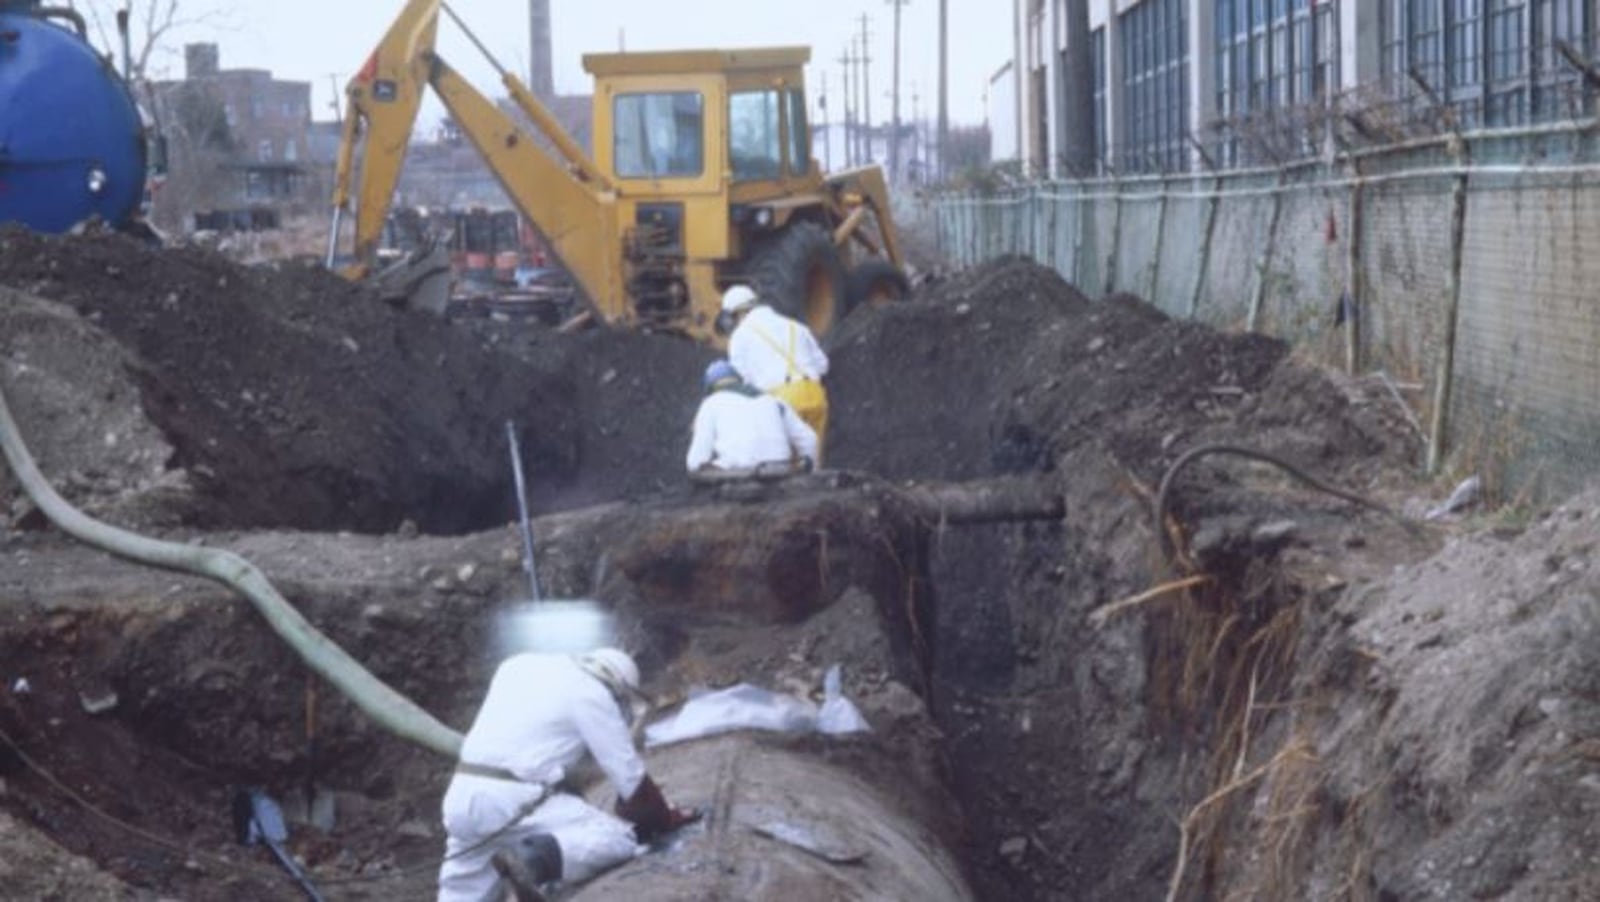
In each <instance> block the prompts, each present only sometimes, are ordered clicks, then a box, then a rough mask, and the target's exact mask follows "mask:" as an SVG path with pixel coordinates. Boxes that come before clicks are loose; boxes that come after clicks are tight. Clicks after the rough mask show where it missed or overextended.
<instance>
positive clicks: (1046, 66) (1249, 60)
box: [991, 0, 1600, 174]
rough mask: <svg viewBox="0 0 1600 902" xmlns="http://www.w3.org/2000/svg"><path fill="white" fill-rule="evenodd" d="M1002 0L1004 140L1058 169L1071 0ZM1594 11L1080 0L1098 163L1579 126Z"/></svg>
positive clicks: (1525, 1) (1533, 1)
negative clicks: (1340, 137) (1009, 12)
mask: <svg viewBox="0 0 1600 902" xmlns="http://www.w3.org/2000/svg"><path fill="white" fill-rule="evenodd" d="M1012 2H1013V15H1014V16H1015V22H1016V28H1015V38H1014V47H1013V54H1012V56H1013V63H1014V66H1013V68H1012V70H1011V71H1010V73H1009V76H1008V84H1007V87H1008V88H1009V89H1010V90H1011V91H1012V92H1014V93H1013V96H1014V98H1015V100H1014V106H1015V111H1016V113H1015V116H1014V117H1012V122H1011V123H1007V124H1012V125H1013V135H1012V137H1011V138H1010V139H1009V140H1010V141H1013V142H1014V143H1015V144H1016V145H1017V147H1018V148H1020V152H1021V154H1022V156H1023V159H1024V163H1025V164H1026V166H1027V168H1028V169H1029V170H1030V171H1032V172H1037V173H1041V174H1046V173H1048V174H1060V170H1061V165H1060V159H1059V149H1060V148H1061V146H1062V143H1063V140H1062V139H1063V135H1062V134H1061V129H1062V128H1063V123H1064V122H1065V121H1066V118H1067V117H1065V116H1064V115H1063V111H1062V107H1061V105H1062V104H1063V103H1064V98H1063V96H1062V95H1063V91H1062V86H1063V84H1064V80H1063V79H1064V75H1063V73H1064V61H1065V60H1066V59H1067V55H1068V54H1070V53H1072V52H1075V48H1071V47H1068V46H1066V28H1065V24H1064V16H1065V11H1066V0H1012ZM1597 18H1600V12H1597V8H1596V6H1595V4H1594V2H1593V0H1491V2H1478V0H1470V2H1469V0H1273V2H1270V3H1269V2H1264V0H1089V29H1090V33H1089V45H1088V46H1087V47H1085V48H1083V52H1085V53H1087V54H1088V55H1089V56H1090V59H1091V67H1092V69H1093V71H1094V78H1095V83H1094V98H1093V102H1094V107H1095V115H1094V119H1095V122H1096V123H1097V131H1098V133H1097V135H1096V143H1097V145H1098V147H1099V148H1100V166H1099V168H1100V171H1102V172H1111V171H1117V172H1123V173H1135V172H1159V171H1167V172H1177V171H1184V170H1189V169H1194V168H1197V167H1203V166H1204V164H1205V158H1206V157H1209V160H1210V162H1211V163H1214V164H1215V165H1218V166H1224V167H1226V166H1241V165H1253V164H1260V163H1271V162H1274V161H1279V160H1286V159H1295V158H1301V157H1306V156H1313V155H1316V154H1319V153H1322V152H1324V151H1325V150H1326V147H1327V142H1328V141H1329V140H1331V139H1332V137H1333V132H1334V130H1335V129H1338V130H1343V131H1344V132H1345V133H1347V134H1349V135H1354V136H1357V137H1358V138H1359V140H1361V141H1363V142H1366V143H1381V142H1384V141H1392V140H1398V139H1400V138H1404V137H1406V136H1408V135H1412V134H1416V133H1418V132H1421V131H1428V130H1433V131H1438V130H1440V129H1442V128H1452V127H1460V128H1464V129H1469V130H1470V129H1474V128H1485V127H1489V128H1494V127H1506V126H1521V125H1529V124H1534V123H1543V122H1551V121H1556V120H1573V119H1585V118H1587V117H1589V116H1592V115H1594V113H1595V109H1596V96H1597V94H1600V88H1597V87H1596V85H1600V77H1596V76H1595V75H1593V73H1594V72H1595V71H1596V64H1595V62H1594V61H1595V60H1596V57H1597V55H1600V21H1597ZM1584 67H1587V69H1588V71H1587V72H1585V71H1584ZM995 93H996V89H995V87H994V86H991V96H993V95H994V94H995ZM1000 140H1001V139H1000V137H999V136H998V135H997V136H996V141H997V142H999V141H1000ZM1201 148H1204V151H1203V152H1202V150H1201Z"/></svg>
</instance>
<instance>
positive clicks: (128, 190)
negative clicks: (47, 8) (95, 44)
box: [0, 0, 147, 232]
mask: <svg viewBox="0 0 1600 902" xmlns="http://www.w3.org/2000/svg"><path fill="white" fill-rule="evenodd" d="M32 6H33V4H32V3H24V2H17V0H0V223H6V222H19V223H22V224H23V225H26V226H28V227H29V228H32V229H35V230H37V231H40V232H63V231H66V230H67V229H70V228H71V227H72V226H74V225H76V224H77V223H79V222H81V221H82V220H84V219H87V218H89V217H91V216H98V217H99V218H100V219H101V220H103V221H105V222H107V223H110V224H112V225H117V226H124V225H127V224H128V223H130V222H131V221H132V220H133V218H134V216H135V215H136V213H137V212H138V209H139V203H140V201H141V199H142V198H143V195H144V186H145V178H146V175H147V173H146V170H145V143H144V127H143V123H142V122H141V121H140V118H139V111H138V108H137V107H136V106H135V105H134V102H133V97H132V95H131V94H130V93H129V91H128V88H127V85H126V83H125V82H124V81H123V80H122V79H121V78H120V77H119V76H118V75H117V73H116V71H115V70H114V69H113V68H112V66H111V64H110V63H109V62H108V61H106V60H105V59H103V58H101V57H100V56H99V55H98V54H97V53H95V51H94V48H92V47H91V46H89V43H88V42H87V41H85V40H83V38H82V37H80V36H79V35H78V34H76V33H75V32H73V31H71V30H69V29H68V27H64V26H63V24H58V23H57V21H56V20H53V19H44V18H40V17H39V16H38V15H36V14H33V13H30V12H28V10H29V8H30V7H32ZM67 24H68V25H70V23H67Z"/></svg>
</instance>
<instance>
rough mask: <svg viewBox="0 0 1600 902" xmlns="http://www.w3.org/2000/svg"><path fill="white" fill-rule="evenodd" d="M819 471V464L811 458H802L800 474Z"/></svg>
mask: <svg viewBox="0 0 1600 902" xmlns="http://www.w3.org/2000/svg"><path fill="white" fill-rule="evenodd" d="M816 469H817V462H816V461H814V460H812V459H811V458H809V457H802V458H800V472H802V473H811V472H813V471H815V470H816Z"/></svg>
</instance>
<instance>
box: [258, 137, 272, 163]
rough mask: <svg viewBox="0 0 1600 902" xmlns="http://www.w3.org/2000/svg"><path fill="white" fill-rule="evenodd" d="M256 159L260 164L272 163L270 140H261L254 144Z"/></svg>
mask: <svg viewBox="0 0 1600 902" xmlns="http://www.w3.org/2000/svg"><path fill="white" fill-rule="evenodd" d="M256 159H257V160H258V161H260V162H262V163H270V162H272V139H271V138H262V139H261V140H260V141H259V142H257V144H256Z"/></svg>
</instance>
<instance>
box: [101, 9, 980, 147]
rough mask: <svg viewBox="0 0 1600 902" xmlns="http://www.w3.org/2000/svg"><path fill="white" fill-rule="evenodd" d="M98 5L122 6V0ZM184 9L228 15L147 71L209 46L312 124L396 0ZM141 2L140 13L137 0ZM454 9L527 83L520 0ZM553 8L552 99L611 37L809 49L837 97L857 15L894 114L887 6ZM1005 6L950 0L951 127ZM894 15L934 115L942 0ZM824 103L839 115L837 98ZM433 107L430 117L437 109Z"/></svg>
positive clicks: (649, 46) (475, 66)
mask: <svg viewBox="0 0 1600 902" xmlns="http://www.w3.org/2000/svg"><path fill="white" fill-rule="evenodd" d="M78 2H79V5H82V3H83V2H85V0H78ZM98 2H100V3H102V4H106V5H112V6H115V5H120V3H119V0H98ZM179 3H180V7H181V8H182V9H183V10H184V12H185V15H186V16H187V15H195V14H208V13H216V14H218V15H220V16H221V17H223V18H224V19H225V20H226V21H225V23H221V24H219V23H207V24H204V25H197V26H191V27H187V28H185V29H183V30H181V31H179V32H178V33H177V34H176V35H175V36H174V37H173V38H172V40H171V41H170V42H169V43H170V45H171V47H170V49H169V52H168V53H166V54H165V55H163V56H162V57H161V58H160V59H159V60H158V61H156V62H155V63H154V64H153V65H152V74H153V75H157V76H161V75H165V76H167V77H180V76H181V74H182V55H181V52H180V49H179V48H181V45H182V44H184V43H187V42H191V41H212V40H214V41H216V42H217V43H218V44H219V45H220V47H221V55H222V65H223V67H224V68H262V69H271V70H272V71H273V72H274V73H275V74H276V75H278V76H279V77H281V78H287V79H294V80H304V81H310V82H311V83H312V89H313V93H312V100H313V106H314V107H315V111H316V112H315V115H316V117H317V118H319V119H327V118H332V115H333V114H332V108H331V106H330V101H331V99H332V97H333V91H332V87H331V85H332V81H333V79H337V81H338V83H339V84H340V86H341V88H342V86H343V84H344V82H345V81H346V80H348V79H349V77H350V75H351V73H352V72H353V71H354V70H355V69H356V68H357V67H359V66H360V65H361V63H362V62H363V61H364V60H365V59H366V56H367V54H368V53H369V52H370V51H371V50H372V48H373V46H374V45H375V44H376V43H377V41H378V39H379V38H380V37H382V35H383V32H384V30H385V29H386V28H387V26H388V24H389V22H390V21H391V19H392V18H393V16H394V14H395V13H396V12H397V11H398V10H399V9H400V6H401V3H400V0H270V2H257V3H237V2H229V0H179ZM136 5H143V2H142V0H140V2H139V3H137V4H136ZM452 6H453V8H454V9H455V10H456V11H457V12H458V13H459V14H460V15H461V17H462V19H463V20H465V21H466V23H467V25H468V26H469V27H471V28H472V29H473V30H474V31H475V32H477V34H478V35H479V37H480V38H482V39H483V40H484V43H485V44H487V45H488V47H489V49H490V50H491V52H493V53H494V54H495V55H496V56H498V57H500V59H501V61H502V62H503V63H505V64H506V65H507V66H508V67H514V68H515V69H516V70H517V71H518V72H519V73H522V74H524V77H525V75H526V71H527V60H528V13H527V3H526V0H454V2H453V3H452ZM551 8H552V12H551V15H552V18H553V20H554V21H553V28H554V42H555V48H554V56H555V80H556V90H557V91H558V92H561V93H587V92H588V85H589V79H588V76H587V75H586V74H585V73H584V71H583V68H582V65H581V63H580V57H581V56H582V55H583V54H584V53H586V52H593V51H612V50H616V49H617V47H618V45H619V43H625V45H626V47H627V49H629V50H664V49H679V48H689V47H737V46H762V45H773V44H804V45H809V46H810V47H811V48H812V64H811V68H810V69H809V70H808V72H807V84H808V87H809V88H810V90H811V92H812V94H813V95H815V94H817V93H819V90H820V89H821V88H822V87H823V83H822V82H823V78H824V77H825V78H826V87H827V90H828V92H829V94H830V95H833V94H835V93H836V92H837V91H838V90H839V81H840V76H841V71H842V68H843V67H842V66H840V65H839V63H838V62H837V61H836V60H837V58H838V57H839V56H840V55H841V54H842V53H843V52H844V51H845V48H846V46H847V44H848V43H849V41H850V38H851V36H852V34H854V33H855V32H856V31H858V30H859V29H860V27H861V23H860V16H861V15H862V14H863V13H865V14H866V15H867V16H868V17H869V21H868V27H869V30H870V33H871V46H870V52H871V54H872V56H873V62H872V76H871V86H872V95H873V96H872V100H871V105H872V115H873V119H874V120H875V121H879V122H887V121H888V119H889V112H890V103H889V87H890V82H891V57H892V48H893V41H892V39H891V35H892V31H893V18H894V15H893V14H894V8H893V7H892V6H891V5H890V3H889V0H681V2H671V0H551ZM1011 8H1012V4H1011V3H1010V2H1009V0H949V9H950V118H951V121H952V123H954V124H958V125H965V124H978V123H981V122H982V121H983V118H984V91H985V89H986V87H987V85H988V80H989V76H990V75H991V74H993V72H994V71H995V70H996V69H997V68H999V67H1000V66H1001V65H1003V64H1004V63H1005V61H1006V60H1007V59H1009V57H1010V55H1011ZM901 16H902V20H901V28H902V32H903V34H902V50H901V53H902V58H901V104H902V111H901V115H902V117H904V118H907V119H909V118H910V117H911V112H912V111H911V105H912V100H911V94H912V90H913V88H915V89H916V91H917V93H918V94H919V95H920V100H919V101H918V103H919V106H920V107H921V112H922V115H923V116H924V117H926V118H928V119H932V118H933V116H934V115H935V113H936V110H937V103H938V80H937V79H938V66H939V54H938V27H939V7H938V2H937V0H909V3H908V4H907V5H906V6H905V7H903V8H902V11H901ZM440 51H441V53H442V54H443V55H444V56H445V58H446V59H448V60H450V62H451V63H452V65H454V66H455V67H456V68H457V69H459V70H462V71H463V72H464V73H465V74H466V75H467V76H468V77H469V78H470V79H471V80H472V81H473V83H474V84H477V85H478V86H479V87H481V88H483V89H484V90H485V91H494V93H499V92H498V90H497V89H498V82H497V80H496V78H495V75H494V73H493V70H492V69H490V68H489V67H488V66H487V65H486V64H482V63H479V62H478V59H479V57H478V56H477V54H476V52H475V51H473V50H472V48H471V46H470V45H468V44H467V43H466V41H465V40H464V39H462V38H460V37H459V36H458V32H456V30H455V27H454V26H453V25H452V24H450V23H449V22H448V21H446V22H445V23H444V24H443V25H442V28H441V37H440ZM330 76H331V77H332V78H330ZM829 107H830V110H838V109H840V107H839V103H838V101H837V99H835V100H833V101H831V102H830V103H829ZM434 110H435V113H434V114H435V115H437V110H438V108H437V106H436V105H435V107H434ZM424 115H425V116H426V115H427V114H426V113H425V114H424ZM830 115H834V114H833V113H830Z"/></svg>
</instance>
